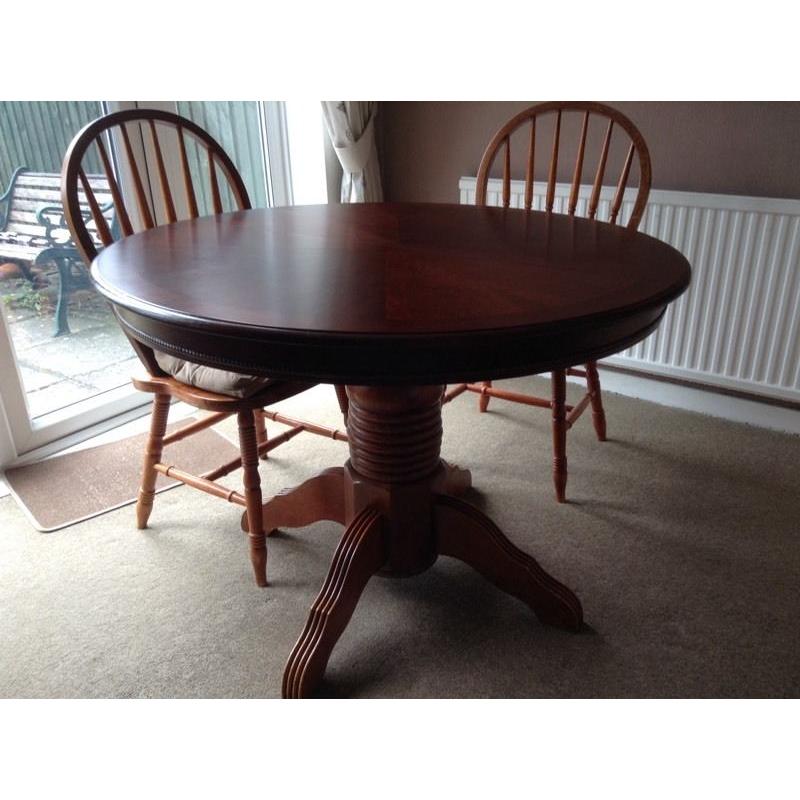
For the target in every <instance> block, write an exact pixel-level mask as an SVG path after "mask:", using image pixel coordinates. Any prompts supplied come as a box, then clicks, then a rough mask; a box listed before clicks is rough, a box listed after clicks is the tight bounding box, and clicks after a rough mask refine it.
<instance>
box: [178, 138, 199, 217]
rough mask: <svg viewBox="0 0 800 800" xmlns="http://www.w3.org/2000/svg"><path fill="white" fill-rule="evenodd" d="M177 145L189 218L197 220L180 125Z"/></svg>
mask: <svg viewBox="0 0 800 800" xmlns="http://www.w3.org/2000/svg"><path fill="white" fill-rule="evenodd" d="M178 145H179V149H180V154H181V168H182V170H183V185H184V187H185V188H186V201H187V203H188V204H189V216H190V217H191V218H192V219H197V218H198V217H199V216H200V215H199V214H198V212H197V198H196V197H195V195H194V184H193V183H192V173H191V172H190V171H189V159H188V158H187V156H186V142H185V141H184V140H183V128H182V127H181V126H180V125H179V126H178Z"/></svg>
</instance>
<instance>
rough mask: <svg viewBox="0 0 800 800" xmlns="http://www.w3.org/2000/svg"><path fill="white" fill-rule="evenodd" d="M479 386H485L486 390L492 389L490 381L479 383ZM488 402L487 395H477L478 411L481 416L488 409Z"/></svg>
mask: <svg viewBox="0 0 800 800" xmlns="http://www.w3.org/2000/svg"><path fill="white" fill-rule="evenodd" d="M481 386H485V387H486V388H487V389H491V388H492V382H491V381H482V382H481ZM489 400H490V397H489V395H488V394H479V395H478V411H480V412H481V414H482V413H483V412H484V411H486V410H487V409H488V408H489Z"/></svg>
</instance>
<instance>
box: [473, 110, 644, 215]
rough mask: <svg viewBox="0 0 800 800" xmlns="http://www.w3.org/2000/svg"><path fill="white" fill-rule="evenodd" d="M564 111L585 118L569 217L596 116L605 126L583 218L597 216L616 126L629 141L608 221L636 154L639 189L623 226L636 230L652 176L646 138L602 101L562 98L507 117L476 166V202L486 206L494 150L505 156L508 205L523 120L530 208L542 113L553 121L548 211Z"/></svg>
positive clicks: (504, 195) (504, 193)
mask: <svg viewBox="0 0 800 800" xmlns="http://www.w3.org/2000/svg"><path fill="white" fill-rule="evenodd" d="M565 111H575V112H582V113H583V122H582V126H581V132H580V139H579V144H578V150H577V156H576V160H575V168H574V171H573V177H572V182H571V188H570V195H569V202H568V212H567V213H568V214H569V215H570V216H572V215H574V214H575V209H576V207H577V204H578V193H579V190H580V186H581V180H582V177H583V170H584V160H585V156H586V141H587V133H588V129H589V125H590V119H591V118H592V117H599V118H601V119H604V120H607V126H606V129H605V133H604V138H603V143H602V148H601V152H600V154H599V158H598V163H597V167H596V170H595V174H594V183H593V186H592V192H591V197H590V198H589V200H588V203H587V216H588V217H589V218H590V219H594V218H595V216H596V214H597V209H598V206H599V199H600V190H601V188H602V186H603V179H604V178H605V174H606V166H607V161H608V154H609V149H610V145H611V141H612V138H613V134H614V131H615V129H622V131H623V132H624V133H625V134H627V139H629V140H630V142H629V145H628V149H627V153H626V156H625V161H624V164H623V166H622V168H621V171H620V175H619V180H618V182H617V188H616V192H615V194H614V199H613V200H612V202H611V205H610V209H609V222H611V223H612V224H616V223H617V218H618V216H619V212H620V209H621V207H622V201H623V196H624V194H625V188H626V186H627V183H628V178H629V175H630V171H631V166H632V164H633V159H634V157H635V156H636V157H638V164H639V187H638V194H637V196H636V200H635V202H634V206H633V210H632V212H631V216H630V218H629V220H628V223H627V227H628V228H629V229H631V230H636V229H637V228H638V227H639V223H640V222H641V219H642V215H643V214H644V210H645V206H646V205H647V198H648V196H649V194H650V183H651V180H652V171H651V166H650V153H649V151H648V149H647V144H646V143H645V140H644V137H643V136H642V134H641V133H640V131H639V129H638V128H637V127H636V126H635V125H634V124H633V122H631V120H630V119H628V117H626V116H625V115H624V114H622V113H621V112H620V111H617V110H616V109H615V108H612V107H611V106H608V105H605V104H604V103H594V102H580V101H564V102H558V101H554V102H547V103H538V104H536V105H534V106H531V107H530V108H527V109H525V110H524V111H521V112H520V113H519V114H517V115H516V116H515V117H513V118H512V119H510V120H509V121H508V122H507V123H506V124H505V125H503V126H502V127H501V128H500V130H498V131H497V133H496V134H495V135H494V137H493V138H492V140H491V141H490V142H489V144H488V146H487V147H486V150H485V151H484V154H483V157H482V158H481V162H480V166H479V167H478V177H477V182H476V183H477V187H476V195H475V203H476V205H479V206H480V205H486V194H487V186H488V182H489V172H490V170H491V168H492V166H493V164H494V162H495V159H496V158H497V155H498V153H499V152H500V151H501V150H503V151H504V160H503V189H502V205H503V206H504V207H505V208H508V207H509V206H510V204H511V200H510V197H511V136H512V134H513V133H514V132H515V131H517V130H518V129H519V128H521V127H522V126H523V125H524V124H525V123H529V124H530V133H529V138H528V157H527V164H526V173H525V198H524V203H523V205H524V208H525V209H527V210H530V209H531V207H532V204H533V186H534V177H535V176H534V171H535V156H536V152H537V147H540V146H541V145H540V143H539V142H537V137H536V120H537V119H538V118H539V117H543V116H545V115H555V123H554V128H553V140H552V143H550V146H549V148H548V150H547V151H546V152H549V154H550V160H549V166H548V175H547V190H546V196H545V210H546V211H548V212H552V210H553V204H554V198H555V187H556V181H557V175H558V163H559V149H560V144H561V142H560V139H561V122H562V113H563V112H565Z"/></svg>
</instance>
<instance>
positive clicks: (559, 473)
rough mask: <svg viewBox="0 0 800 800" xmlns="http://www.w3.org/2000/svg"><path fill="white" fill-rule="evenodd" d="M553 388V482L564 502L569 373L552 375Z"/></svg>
mask: <svg viewBox="0 0 800 800" xmlns="http://www.w3.org/2000/svg"><path fill="white" fill-rule="evenodd" d="M551 381H552V390H553V401H552V404H551V405H552V409H553V483H554V484H555V487H556V499H557V500H558V502H559V503H563V502H564V500H565V499H566V492H567V409H566V402H567V373H566V370H563V369H559V370H556V371H555V372H553V374H552V376H551Z"/></svg>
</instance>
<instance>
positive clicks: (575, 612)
mask: <svg viewBox="0 0 800 800" xmlns="http://www.w3.org/2000/svg"><path fill="white" fill-rule="evenodd" d="M434 515H435V516H434V520H435V521H434V525H435V528H436V539H437V547H438V552H439V555H443V556H452V557H453V558H457V559H458V560H459V561H463V562H465V563H466V564H469V565H470V566H471V567H473V568H474V569H476V570H477V571H478V572H480V574H481V575H483V576H484V577H485V578H487V579H488V580H489V581H491V582H492V583H493V584H495V586H497V587H498V588H500V589H502V590H503V591H504V592H507V593H508V594H510V595H513V596H514V597H516V598H518V599H519V600H522V602H523V603H526V604H527V605H528V606H530V607H531V608H532V609H533V611H534V612H535V613H536V616H537V617H538V618H539V620H540V621H541V622H543V623H545V624H547V625H558V626H560V627H564V628H569V629H571V630H578V629H579V628H580V627H581V625H582V624H583V609H582V608H581V604H580V601H579V600H578V598H577V597H576V596H575V595H574V594H573V593H572V591H570V590H569V589H568V588H567V587H566V586H564V584H562V583H560V582H559V581H557V580H556V579H555V578H553V577H552V576H550V575H548V574H547V573H546V572H545V571H544V570H543V569H542V568H541V567H540V566H539V564H538V563H537V562H536V560H535V559H533V558H531V556H529V555H527V553H524V552H523V551H522V550H520V549H519V548H518V547H517V546H516V545H514V544H512V543H511V541H510V540H509V539H508V538H507V537H506V536H505V534H504V533H503V532H502V531H501V530H500V529H499V528H498V527H497V525H495V524H494V522H492V520H490V519H489V517H487V516H486V515H485V514H484V513H483V512H481V511H479V510H478V509H477V508H475V507H474V506H472V505H470V504H469V503H465V502H464V501H463V500H457V499H456V498H454V497H448V496H446V495H440V496H439V497H437V498H436V504H435V511H434Z"/></svg>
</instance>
